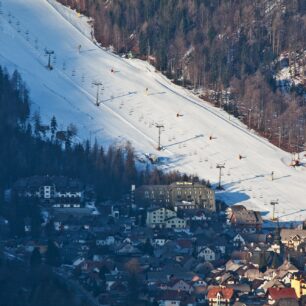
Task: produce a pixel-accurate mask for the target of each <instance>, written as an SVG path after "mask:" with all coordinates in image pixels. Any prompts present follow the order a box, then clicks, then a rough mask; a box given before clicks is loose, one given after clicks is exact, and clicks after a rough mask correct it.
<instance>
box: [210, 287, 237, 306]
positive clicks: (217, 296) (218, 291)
mask: <svg viewBox="0 0 306 306" xmlns="http://www.w3.org/2000/svg"><path fill="white" fill-rule="evenodd" d="M233 298H234V289H233V288H226V287H215V288H211V289H209V290H208V293H207V299H208V302H209V305H230V303H231V302H232V301H233Z"/></svg>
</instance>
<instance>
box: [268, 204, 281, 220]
mask: <svg viewBox="0 0 306 306" xmlns="http://www.w3.org/2000/svg"><path fill="white" fill-rule="evenodd" d="M278 204H279V203H278V200H276V201H271V202H270V205H272V206H273V210H272V221H276V218H275V206H276V205H278Z"/></svg>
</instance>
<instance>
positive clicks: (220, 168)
mask: <svg viewBox="0 0 306 306" xmlns="http://www.w3.org/2000/svg"><path fill="white" fill-rule="evenodd" d="M216 168H217V169H219V184H218V187H217V189H219V190H222V189H223V188H222V186H221V176H222V169H224V168H225V164H217V166H216Z"/></svg>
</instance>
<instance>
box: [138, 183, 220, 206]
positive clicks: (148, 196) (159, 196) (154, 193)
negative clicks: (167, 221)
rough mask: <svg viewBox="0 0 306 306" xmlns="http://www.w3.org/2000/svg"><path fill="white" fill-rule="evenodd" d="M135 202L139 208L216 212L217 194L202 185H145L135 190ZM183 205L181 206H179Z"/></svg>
mask: <svg viewBox="0 0 306 306" xmlns="http://www.w3.org/2000/svg"><path fill="white" fill-rule="evenodd" d="M135 201H136V203H137V204H138V205H139V206H142V205H146V206H152V205H159V206H166V207H172V208H173V209H174V207H175V206H177V208H178V209H179V207H192V208H195V207H196V208H201V209H204V210H205V211H208V212H214V211H216V203H215V194H214V191H213V190H212V189H211V188H209V187H208V186H206V185H204V184H200V183H191V182H175V183H172V184H171V185H143V186H140V187H139V188H137V189H136V190H135ZM179 203H181V204H179Z"/></svg>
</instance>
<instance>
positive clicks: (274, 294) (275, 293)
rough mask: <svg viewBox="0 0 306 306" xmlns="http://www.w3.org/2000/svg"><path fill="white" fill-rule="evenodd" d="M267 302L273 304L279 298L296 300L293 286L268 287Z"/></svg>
mask: <svg viewBox="0 0 306 306" xmlns="http://www.w3.org/2000/svg"><path fill="white" fill-rule="evenodd" d="M267 296H268V303H269V304H270V305H273V304H275V303H276V302H278V301H279V300H281V299H294V300H297V296H296V293H295V290H294V289H293V288H269V289H268V291H267Z"/></svg>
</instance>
